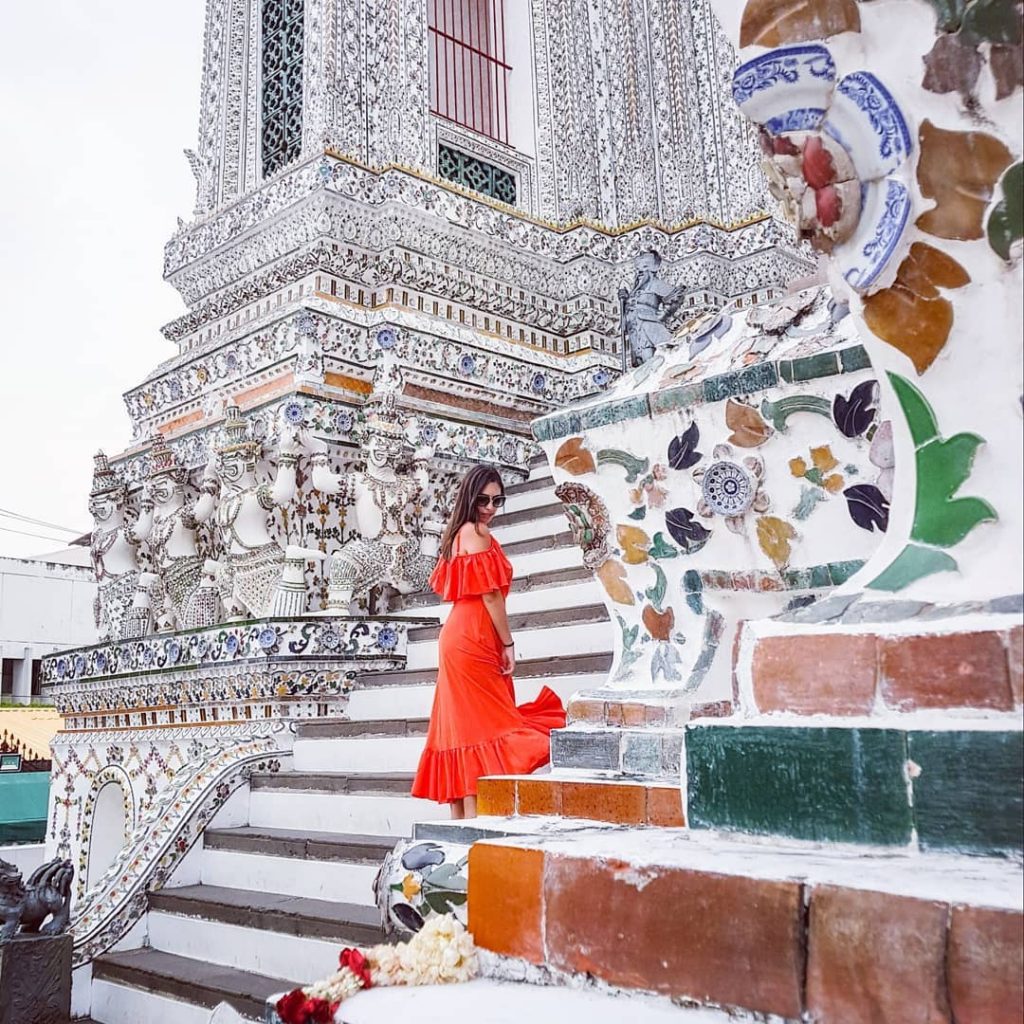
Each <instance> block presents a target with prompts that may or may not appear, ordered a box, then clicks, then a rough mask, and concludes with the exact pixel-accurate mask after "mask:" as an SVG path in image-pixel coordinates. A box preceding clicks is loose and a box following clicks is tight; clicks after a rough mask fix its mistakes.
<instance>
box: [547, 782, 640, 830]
mask: <svg viewBox="0 0 1024 1024" xmlns="http://www.w3.org/2000/svg"><path fill="white" fill-rule="evenodd" d="M561 789H562V811H561V813H562V814H563V815H564V816H565V817H567V818H592V819H593V820H594V821H611V822H615V823H616V824H619V825H643V824H644V823H645V822H646V821H647V788H646V787H645V786H641V785H637V784H632V785H630V784H616V783H606V782H563V783H561Z"/></svg>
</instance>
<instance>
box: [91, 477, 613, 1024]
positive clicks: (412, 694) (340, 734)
mask: <svg viewBox="0 0 1024 1024" xmlns="http://www.w3.org/2000/svg"><path fill="white" fill-rule="evenodd" d="M495 533H496V535H497V536H498V538H499V539H500V541H501V543H502V545H503V546H504V548H505V551H506V553H507V554H508V556H509V558H510V559H511V561H512V564H513V567H514V569H515V577H516V579H515V584H514V586H513V590H512V593H511V595H510V597H509V613H510V622H511V625H512V628H513V630H514V632H515V635H516V638H517V644H518V650H519V657H520V661H519V665H518V670H517V673H516V690H517V699H518V700H519V701H521V702H522V701H528V700H532V699H533V698H534V697H535V696H536V695H537V693H538V692H539V690H540V688H541V687H542V686H545V685H546V686H550V687H551V688H552V689H553V690H555V692H557V693H558V694H559V696H561V698H562V699H563V701H568V699H569V697H570V696H571V695H572V694H573V693H575V692H577V691H578V690H580V689H585V688H588V687H593V686H595V685H599V684H600V683H601V682H602V681H603V680H604V678H605V676H606V674H607V671H608V668H609V666H610V665H611V661H612V653H611V642H610V634H609V630H608V623H607V613H606V611H605V607H604V604H603V603H602V601H601V597H600V592H599V590H598V585H597V584H596V583H595V582H594V580H593V577H592V575H591V574H590V572H589V571H588V570H586V569H584V568H583V567H582V566H581V565H580V557H579V551H578V549H577V548H576V547H575V546H574V545H573V542H572V537H571V534H570V533H569V532H568V531H567V530H566V528H565V518H564V516H563V514H562V507H561V505H560V503H559V502H558V501H557V499H556V498H555V495H554V490H553V482H552V480H551V477H550V475H549V474H548V470H547V469H546V463H538V464H535V465H534V467H533V470H532V473H531V476H530V478H529V479H528V480H527V481H526V482H524V483H522V484H519V485H518V486H515V487H513V488H510V490H509V503H508V508H507V512H506V514H505V515H503V517H502V519H501V521H500V523H499V524H496V527H495ZM434 610H436V611H437V613H438V624H437V625H434V626H429V625H428V626H418V627H415V628H413V629H412V630H411V632H410V636H409V646H408V659H407V664H406V667H405V668H404V669H403V670H402V671H399V672H391V673H386V674H376V675H367V676H365V677H363V678H361V679H359V680H358V681H357V683H356V685H355V688H354V690H353V692H352V694H351V698H350V703H349V706H348V717H347V719H346V720H344V721H338V720H333V721H309V722H304V723H302V724H300V725H299V727H298V732H297V736H296V742H295V748H294V755H293V759H292V764H291V766H290V767H288V768H287V769H286V770H283V771H281V772H278V773H275V774H267V775H261V776H256V777H254V778H253V780H252V782H251V784H250V786H249V787H247V788H245V789H243V790H242V791H240V792H239V793H237V794H236V795H235V796H234V797H233V798H232V800H231V801H230V802H229V804H228V805H226V806H225V807H224V808H223V809H222V811H221V812H220V813H219V814H218V817H217V819H216V820H215V822H214V827H213V828H211V829H208V830H207V831H206V833H205V834H204V836H203V839H202V843H201V848H198V849H196V850H193V851H192V852H191V853H190V855H189V857H188V858H187V859H186V861H185V862H184V863H183V864H182V865H181V866H180V868H179V869H178V870H177V872H176V873H175V876H174V878H173V879H172V880H171V883H170V884H169V885H168V886H167V887H165V888H163V889H162V890H160V891H158V892H156V893H153V894H152V895H150V897H149V902H148V910H147V913H146V915H145V919H144V922H143V924H142V926H141V928H137V929H136V930H135V931H134V932H133V933H132V935H131V936H130V937H129V938H128V939H126V940H125V941H124V942H123V943H122V944H121V945H122V946H123V947H128V948H117V949H115V950H114V951H111V952H109V953H107V954H105V955H103V956H101V957H99V958H97V959H96V960H95V961H94V962H93V964H92V967H91V970H92V982H91V1010H90V1013H91V1016H92V1019H93V1020H94V1021H96V1022H97V1024H137V1022H139V1021H152V1022H161V1024H162V1022H167V1024H206V1020H207V1018H208V1016H209V1012H210V1008H211V1007H213V1006H215V1005H217V1003H219V1002H220V1001H222V1000H227V1001H229V1002H230V1003H231V1004H232V1005H234V1006H235V1007H236V1008H237V1009H238V1010H239V1011H240V1012H241V1013H243V1014H244V1015H245V1016H247V1017H249V1018H251V1019H252V1020H262V1019H263V1014H264V1003H265V1000H266V998H267V996H269V995H271V994H273V993H275V992H280V991H282V990H284V989H287V988H290V987H292V986H293V985H295V984H300V983H308V982H309V981H311V980H314V979H316V978H319V977H323V976H326V975H327V974H329V973H331V972H332V971H333V970H334V969H335V966H336V963H337V954H338V949H339V947H341V946H343V945H368V944H372V943H374V942H379V941H382V940H383V933H382V931H381V928H380V915H379V912H378V910H377V908H376V906H375V903H374V896H373V891H372V883H373V879H374V877H375V875H376V873H377V869H378V867H379V865H380V863H381V860H382V859H383V857H384V855H385V854H386V853H387V852H388V851H389V850H390V849H392V847H393V846H394V844H395V843H396V842H397V841H398V840H399V839H400V838H402V837H408V836H410V835H411V834H412V830H413V826H414V824H415V823H417V822H423V821H429V820H437V819H443V818H446V817H447V810H446V809H444V808H441V807H438V806H436V805H434V804H432V803H429V802H427V801H421V800H414V799H413V798H411V797H410V796H409V795H408V794H409V788H410V785H411V782H412V777H413V772H414V770H415V767H416V764H417V762H418V759H419V755H420V751H421V749H422V746H423V742H424V736H425V734H426V728H427V722H428V716H429V714H430V707H431V702H432V700H433V685H434V679H435V675H436V668H437V634H438V631H439V629H440V622H441V620H442V619H443V617H444V615H445V613H446V609H445V608H444V607H442V606H439V604H438V601H437V599H436V597H434V596H433V595H429V594H422V595H417V596H415V597H413V598H412V599H410V600H409V601H408V602H407V605H406V608H405V609H404V612H405V613H407V614H409V615H415V616H417V617H422V616H423V615H424V614H430V613H431V612H432V611H434ZM131 947H135V948H131ZM76 1002H79V1003H80V1002H81V996H80V995H77V994H76ZM83 1009H84V1007H83Z"/></svg>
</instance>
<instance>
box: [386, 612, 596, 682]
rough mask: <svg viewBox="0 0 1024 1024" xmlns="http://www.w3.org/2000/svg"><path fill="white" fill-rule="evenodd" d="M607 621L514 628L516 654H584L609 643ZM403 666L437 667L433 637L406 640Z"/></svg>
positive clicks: (415, 667) (536, 655)
mask: <svg viewBox="0 0 1024 1024" xmlns="http://www.w3.org/2000/svg"><path fill="white" fill-rule="evenodd" d="M612 628H613V627H612V626H611V624H610V623H608V622H607V621H602V622H585V623H572V624H566V625H561V626H548V627H547V628H544V629H524V630H515V631H514V636H515V642H516V657H518V658H520V659H523V660H526V659H528V658H552V657H558V656H562V655H572V654H584V653H586V652H588V651H596V650H601V649H603V648H608V647H611V644H612V638H611V637H610V636H609V633H610V631H611V629H612ZM405 667H406V668H407V669H410V670H413V671H415V670H419V669H427V668H430V669H436V668H437V641H436V640H427V641H414V642H410V644H409V647H408V652H407V660H406V664H405Z"/></svg>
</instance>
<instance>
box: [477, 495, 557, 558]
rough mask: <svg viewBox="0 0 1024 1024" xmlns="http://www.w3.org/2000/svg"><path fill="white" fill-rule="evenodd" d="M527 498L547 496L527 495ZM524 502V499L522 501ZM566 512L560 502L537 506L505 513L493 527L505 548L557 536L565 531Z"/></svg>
mask: <svg viewBox="0 0 1024 1024" xmlns="http://www.w3.org/2000/svg"><path fill="white" fill-rule="evenodd" d="M525 497H526V498H532V497H540V498H543V497H545V495H544V494H543V492H539V494H537V495H526V496H525ZM521 500H522V499H521ZM565 526H566V521H565V512H564V510H563V505H562V503H561V502H560V501H555V502H550V501H549V502H548V503H547V504H544V505H541V504H537V505H534V506H532V507H529V508H521V509H519V511H515V512H510V511H503V512H502V513H501V518H500V519H495V521H494V525H493V526H492V527H491V530H492V532H493V533H494V536H495V537H497V538H498V541H499V543H500V544H501V546H502V547H503V548H507V547H508V546H509V545H511V544H514V543H516V542H517V541H522V540H530V539H532V538H534V537H538V536H555V535H557V534H559V533H561V532H563V531H564V530H565Z"/></svg>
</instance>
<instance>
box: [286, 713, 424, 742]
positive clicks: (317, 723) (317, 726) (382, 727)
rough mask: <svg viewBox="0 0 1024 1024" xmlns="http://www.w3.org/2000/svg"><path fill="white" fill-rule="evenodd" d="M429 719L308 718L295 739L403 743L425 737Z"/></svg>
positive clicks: (298, 730) (299, 728)
mask: <svg viewBox="0 0 1024 1024" xmlns="http://www.w3.org/2000/svg"><path fill="white" fill-rule="evenodd" d="M429 724H430V719H429V718H367V719H354V720H353V719H339V718H319V719H318V718H311V719H306V720H303V721H300V722H298V723H297V725H296V736H297V737H299V738H303V737H318V738H320V739H333V738H337V737H340V736H344V737H350V738H352V739H380V738H386V739H405V738H416V737H421V736H424V735H426V732H427V726H428V725H429Z"/></svg>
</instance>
